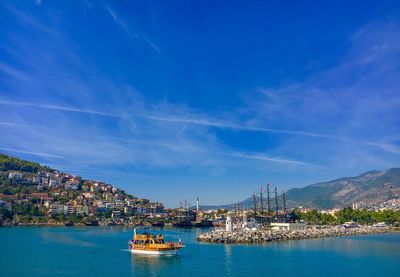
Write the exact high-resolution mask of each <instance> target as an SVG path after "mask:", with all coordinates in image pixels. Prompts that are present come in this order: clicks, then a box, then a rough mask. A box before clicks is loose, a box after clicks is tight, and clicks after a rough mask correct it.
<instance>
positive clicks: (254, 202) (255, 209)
mask: <svg viewBox="0 0 400 277" xmlns="http://www.w3.org/2000/svg"><path fill="white" fill-rule="evenodd" d="M253 209H254V215H256V213H257V203H256V193H255V192H254V193H253Z"/></svg>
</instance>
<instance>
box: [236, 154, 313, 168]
mask: <svg viewBox="0 0 400 277" xmlns="http://www.w3.org/2000/svg"><path fill="white" fill-rule="evenodd" d="M230 155H231V156H233V157H239V158H245V159H252V160H258V161H265V162H273V163H283V164H291V165H301V166H315V165H313V164H311V163H306V162H302V161H297V160H288V159H283V158H278V157H270V156H266V155H262V154H248V153H231V154H230Z"/></svg>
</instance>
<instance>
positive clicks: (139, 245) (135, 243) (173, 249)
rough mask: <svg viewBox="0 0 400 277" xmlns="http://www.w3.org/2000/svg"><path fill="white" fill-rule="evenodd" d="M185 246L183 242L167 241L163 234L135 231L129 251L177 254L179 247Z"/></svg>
mask: <svg viewBox="0 0 400 277" xmlns="http://www.w3.org/2000/svg"><path fill="white" fill-rule="evenodd" d="M183 247H185V246H184V245H183V244H182V242H181V241H180V240H179V241H178V242H175V241H169V242H165V240H164V236H163V235H162V234H150V233H147V232H145V233H141V234H138V233H137V232H136V228H135V229H134V231H133V239H131V240H130V241H129V242H128V248H129V251H130V252H131V253H133V254H144V255H156V256H176V255H178V251H179V249H181V248H183Z"/></svg>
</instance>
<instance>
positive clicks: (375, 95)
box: [0, 0, 400, 207]
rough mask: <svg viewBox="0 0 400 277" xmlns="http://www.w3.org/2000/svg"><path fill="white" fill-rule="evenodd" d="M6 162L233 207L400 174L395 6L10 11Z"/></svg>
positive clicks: (1, 118) (165, 4)
mask: <svg viewBox="0 0 400 277" xmlns="http://www.w3.org/2000/svg"><path fill="white" fill-rule="evenodd" d="M0 15H1V16H0V152H2V153H5V154H9V155H12V156H16V157H19V158H23V159H27V160H32V161H37V162H40V163H43V164H46V165H49V166H51V167H53V168H56V169H59V170H62V171H65V172H69V173H73V174H76V175H79V176H82V177H83V178H87V179H94V180H101V181H105V182H108V183H111V184H113V185H115V186H117V187H119V188H122V189H124V190H126V191H127V192H129V193H131V194H133V195H136V196H138V197H144V198H149V199H151V200H154V201H160V202H163V203H164V204H165V205H166V206H168V207H177V206H179V205H180V202H183V201H184V200H187V202H189V203H192V204H194V203H195V199H196V196H198V197H199V198H200V204H228V203H233V202H236V201H239V200H244V199H246V198H248V197H249V196H250V195H251V194H252V193H253V192H254V191H256V190H258V189H259V188H260V187H261V186H265V185H266V184H267V183H272V184H274V185H275V186H277V187H278V189H279V191H284V190H288V189H290V188H292V187H302V186H305V185H308V184H312V183H316V182H320V181H327V180H331V179H335V178H339V177H343V176H356V175H358V174H361V173H363V172H365V171H368V170H385V169H388V168H391V167H399V166H400V91H399V90H400V4H399V2H398V1H351V3H350V1H329V2H327V1H319V2H318V1H94V0H87V1H46V0H42V1H38V0H36V1H2V2H1V3H0Z"/></svg>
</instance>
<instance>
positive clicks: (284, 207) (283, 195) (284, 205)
mask: <svg viewBox="0 0 400 277" xmlns="http://www.w3.org/2000/svg"><path fill="white" fill-rule="evenodd" d="M282 198H283V212H284V213H285V214H286V196H285V191H283V192H282Z"/></svg>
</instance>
